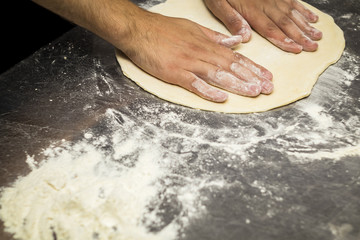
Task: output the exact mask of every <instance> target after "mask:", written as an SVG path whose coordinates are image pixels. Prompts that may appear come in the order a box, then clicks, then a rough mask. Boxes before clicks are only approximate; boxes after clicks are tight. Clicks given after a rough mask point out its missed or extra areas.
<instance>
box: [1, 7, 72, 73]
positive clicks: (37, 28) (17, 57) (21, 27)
mask: <svg viewBox="0 0 360 240" xmlns="http://www.w3.org/2000/svg"><path fill="white" fill-rule="evenodd" d="M0 20H1V23H0V24H1V37H0V39H1V40H0V41H1V47H2V49H1V59H2V60H1V64H0V74H1V73H3V72H5V71H6V70H8V69H9V68H11V67H12V66H14V65H15V64H16V63H18V62H20V61H21V60H23V59H25V58H26V57H28V56H30V55H31V54H33V53H34V52H35V51H36V50H38V49H39V48H41V47H42V46H44V45H46V44H47V43H50V42H52V41H53V40H55V39H56V38H58V37H59V36H61V35H62V34H63V33H65V32H67V31H69V30H70V29H71V28H73V27H74V26H75V25H74V24H72V23H70V22H68V21H67V20H65V19H63V18H61V17H59V16H57V15H56V14H54V13H52V12H50V11H48V10H47V9H44V8H43V7H41V6H39V5H37V4H36V3H34V2H32V1H30V0H17V1H4V2H2V6H1V14H0Z"/></svg>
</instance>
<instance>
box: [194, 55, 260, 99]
mask: <svg viewBox="0 0 360 240" xmlns="http://www.w3.org/2000/svg"><path fill="white" fill-rule="evenodd" d="M195 69H196V70H194V73H195V74H196V75H198V76H199V77H201V78H202V79H204V80H205V81H206V82H208V83H209V84H211V85H214V86H217V87H219V88H222V89H225V90H227V91H229V92H232V93H235V94H238V95H242V96H247V97H255V96H258V95H259V94H260V93H261V86H260V81H258V82H255V81H253V82H250V81H246V80H245V79H240V78H238V77H236V76H234V75H233V74H231V73H230V72H228V71H225V70H224V69H222V68H220V67H217V66H214V65H212V64H209V63H205V62H199V63H198V64H197V66H195Z"/></svg>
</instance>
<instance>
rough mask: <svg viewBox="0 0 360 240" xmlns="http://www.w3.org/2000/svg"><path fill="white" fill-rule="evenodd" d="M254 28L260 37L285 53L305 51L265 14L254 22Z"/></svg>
mask: <svg viewBox="0 0 360 240" xmlns="http://www.w3.org/2000/svg"><path fill="white" fill-rule="evenodd" d="M252 26H253V28H254V29H255V30H256V31H257V32H258V33H259V34H260V35H262V36H263V37H264V38H266V39H268V40H269V41H270V42H271V43H273V44H274V45H275V46H277V47H279V48H280V49H282V50H284V51H287V52H292V53H300V52H301V51H302V50H303V47H302V46H301V45H300V44H297V43H296V42H295V41H293V40H292V39H290V38H289V37H288V36H287V35H285V33H284V32H283V31H282V30H281V29H280V28H279V27H278V26H277V25H276V24H275V23H274V22H273V21H272V20H270V18H268V17H267V16H266V15H265V14H259V17H258V19H257V20H256V21H253V25H252Z"/></svg>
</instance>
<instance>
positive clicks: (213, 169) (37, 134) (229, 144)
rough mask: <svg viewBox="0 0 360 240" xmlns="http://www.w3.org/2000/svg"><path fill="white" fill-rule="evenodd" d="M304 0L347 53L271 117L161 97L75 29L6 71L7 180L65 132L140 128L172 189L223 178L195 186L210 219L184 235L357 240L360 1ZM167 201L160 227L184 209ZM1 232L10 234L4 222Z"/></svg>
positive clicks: (72, 135) (2, 88)
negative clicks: (159, 154) (167, 162)
mask: <svg viewBox="0 0 360 240" xmlns="http://www.w3.org/2000/svg"><path fill="white" fill-rule="evenodd" d="M138 2H146V1H138ZM148 2H151V1H148ZM153 2H154V3H155V2H157V1H153ZM307 2H309V3H310V4H312V5H314V6H316V7H317V8H319V9H320V10H323V11H324V12H326V13H328V14H330V15H332V16H333V17H334V19H335V21H336V23H337V24H338V25H339V26H340V27H341V28H342V29H343V31H344V33H345V39H346V49H345V51H344V54H343V56H342V58H341V59H340V61H339V62H338V63H336V64H335V65H333V66H331V67H329V68H328V69H327V70H326V71H325V72H324V73H323V74H322V75H321V76H320V78H319V81H318V83H317V84H316V85H315V87H314V89H313V93H312V94H311V95H310V96H309V97H308V98H306V99H303V100H301V101H298V102H296V103H293V104H290V105H288V106H285V107H281V108H278V109H275V110H272V111H269V112H265V113H256V114H240V115H237V114H222V113H213V112H205V111H199V110H194V109H189V108H186V107H182V106H178V105H175V104H171V103H167V102H165V101H163V100H161V99H158V98H156V97H154V96H152V95H151V94H149V93H146V92H144V91H143V90H142V89H141V88H139V87H138V86H137V85H136V84H134V83H133V82H132V81H130V80H128V79H127V78H126V77H124V76H123V74H122V72H121V68H120V66H119V65H118V64H117V62H116V59H115V56H114V49H113V47H112V46H111V45H110V44H108V43H106V42H105V41H103V40H102V39H100V38H98V37H97V36H95V35H93V34H91V33H89V32H87V31H85V30H83V29H81V28H78V27H77V28H74V29H73V30H71V31H70V32H68V33H66V34H65V35H63V36H62V37H60V38H59V39H58V40H56V41H55V42H53V43H50V44H49V45H47V46H44V47H43V48H41V49H40V50H39V51H37V52H36V53H35V54H34V55H32V56H31V57H29V58H27V59H25V60H23V61H22V62H21V63H19V64H17V65H16V66H15V67H14V68H12V69H10V70H9V71H7V72H5V73H3V74H2V75H0V93H1V94H0V130H1V138H0V144H1V149H0V185H1V186H9V185H10V184H11V183H12V182H14V180H16V178H17V177H18V176H20V175H25V174H27V173H28V172H29V171H30V170H29V167H28V166H27V164H26V163H25V159H26V156H27V155H36V154H38V153H40V152H41V151H42V150H43V149H44V148H47V147H49V145H50V144H51V143H54V142H59V141H61V139H66V140H68V141H74V142H76V141H80V140H81V139H82V138H84V132H91V133H92V134H93V135H94V136H106V137H108V138H110V137H111V136H112V134H113V133H115V132H116V133H119V131H120V133H121V134H123V136H124V138H126V137H130V136H133V135H134V132H136V133H137V134H138V135H139V138H141V139H142V141H145V142H152V141H154V142H156V144H158V145H159V146H161V148H162V151H163V152H165V153H166V154H167V157H169V156H170V157H171V158H173V159H174V161H176V164H174V165H173V166H172V167H171V168H172V169H171V171H172V173H173V174H172V175H169V176H166V177H165V178H166V179H167V182H168V185H167V186H172V187H173V186H184V185H186V182H183V181H181V179H190V180H188V181H190V182H191V181H194V182H196V181H199V182H207V183H211V182H216V181H218V180H221V181H222V182H223V183H225V184H224V185H222V186H217V185H216V184H205V185H204V186H203V187H201V188H200V189H198V191H199V193H201V195H202V196H203V197H202V198H201V199H202V200H201V201H202V203H201V204H202V206H204V207H205V208H206V214H204V215H202V217H199V218H196V219H193V220H192V221H191V222H190V224H189V225H187V226H186V227H184V228H183V229H182V230H181V231H182V233H184V234H183V235H181V236H182V237H181V239H196V240H200V239H207V240H210V239H224V240H227V239H248V240H250V239H299V240H300V239H301V240H303V239H316V240H318V239H319V240H320V239H326V240H329V239H334V240H335V239H336V240H339V239H344V240H355V239H360V155H359V153H360V150H359V147H360V75H359V71H360V70H359V62H360V61H359V60H360V59H359V58H360V47H359V39H360V2H359V1H357V0H346V1H343V0H341V1H340V0H320V1H315V0H311V1H307ZM143 4H144V3H143ZM150 5H151V3H150ZM109 109H111V118H112V119H115V120H116V121H113V122H111V124H110V123H109V121H108V120H109ZM129 126H130V127H129ZM107 148H110V149H111V148H112V146H111V141H110V140H109V141H108V146H107ZM165 188H166V187H165ZM174 189H177V188H174ZM164 201H165V200H164ZM174 201H175V202H176V200H174ZM163 208H164V213H163V215H162V216H159V217H160V218H162V220H163V221H162V222H163V224H162V225H158V226H157V225H153V226H151V227H150V228H151V230H152V231H155V232H156V231H159V230H161V229H162V228H163V227H165V226H166V224H167V223H170V222H171V221H173V220H174V219H175V218H176V216H177V214H179V212H181V204H180V207H179V203H174V204H168V205H166V206H165V207H163ZM179 209H180V210H179ZM220 236H221V237H220ZM0 239H4V240H5V239H11V237H10V236H9V234H7V233H4V232H3V226H2V225H0Z"/></svg>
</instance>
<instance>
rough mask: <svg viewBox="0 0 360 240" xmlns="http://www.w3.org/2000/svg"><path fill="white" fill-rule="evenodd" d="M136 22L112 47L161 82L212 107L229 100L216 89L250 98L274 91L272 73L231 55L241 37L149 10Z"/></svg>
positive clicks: (245, 59) (242, 58) (234, 54)
mask: <svg viewBox="0 0 360 240" xmlns="http://www.w3.org/2000/svg"><path fill="white" fill-rule="evenodd" d="M133 23H134V24H135V25H134V26H133V27H132V28H131V29H133V31H131V32H130V33H129V34H127V37H126V39H124V38H122V40H121V42H119V43H118V45H116V43H115V44H114V45H116V46H117V47H118V48H119V49H120V50H122V51H123V52H124V53H125V54H126V55H127V56H128V57H129V58H130V59H131V60H132V61H133V62H134V63H135V64H136V65H138V66H139V67H140V68H142V69H143V70H145V71H146V72H148V73H150V74H151V75H153V76H155V77H157V78H159V79H162V80H163V81H166V82H168V83H171V84H175V85H178V86H181V87H183V88H185V89H187V90H189V91H191V92H194V93H195V94H197V95H199V96H200V97H202V98H204V99H207V100H210V101H214V102H224V101H225V100H226V99H227V97H228V95H227V94H226V93H225V92H224V91H221V90H219V89H218V88H215V87H213V86H217V87H219V88H222V89H225V90H227V91H229V92H233V93H236V94H239V95H243V96H250V97H253V96H257V95H259V94H260V93H264V94H270V93H271V92H272V90H273V83H272V82H271V80H272V74H271V73H270V72H269V71H268V70H266V69H265V68H263V67H262V66H260V65H258V64H256V63H254V62H252V61H251V60H249V59H248V58H246V57H244V56H242V55H241V54H239V53H236V52H234V51H233V50H231V48H230V47H232V46H235V45H237V44H239V43H240V42H241V41H242V38H241V37H240V36H233V37H228V36H226V35H223V34H221V33H217V32H214V31H212V30H210V29H208V28H205V27H203V26H200V25H198V24H196V23H194V22H192V21H189V20H186V19H181V18H171V17H166V16H163V15H160V14H155V13H150V12H145V11H144V12H142V13H141V14H140V16H138V17H137V18H136V20H135V21H133ZM135 29H136V30H135ZM113 43H114V42H113ZM212 85H213V86H212Z"/></svg>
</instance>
